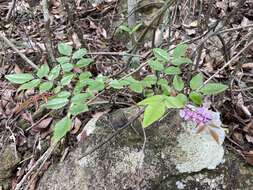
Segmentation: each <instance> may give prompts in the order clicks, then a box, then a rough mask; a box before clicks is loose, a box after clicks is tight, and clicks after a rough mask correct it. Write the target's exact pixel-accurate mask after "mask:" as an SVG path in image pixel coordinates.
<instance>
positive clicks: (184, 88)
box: [138, 44, 227, 127]
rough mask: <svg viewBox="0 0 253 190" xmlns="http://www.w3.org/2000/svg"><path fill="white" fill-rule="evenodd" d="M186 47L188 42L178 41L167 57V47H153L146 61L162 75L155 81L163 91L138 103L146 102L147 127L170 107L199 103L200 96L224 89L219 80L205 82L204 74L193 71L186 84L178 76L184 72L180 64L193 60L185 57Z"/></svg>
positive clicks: (200, 102) (225, 87) (145, 125)
mask: <svg viewBox="0 0 253 190" xmlns="http://www.w3.org/2000/svg"><path fill="white" fill-rule="evenodd" d="M186 50H187V46H186V45H185V44H183V45H178V46H177V47H176V48H175V50H174V52H173V56H172V57H171V58H169V55H168V53H167V51H166V50H163V49H160V48H155V49H153V53H154V57H153V58H152V59H151V60H150V61H149V66H150V67H151V68H152V69H153V70H154V71H155V72H158V74H159V75H161V76H162V78H161V79H159V80H158V81H157V85H158V87H159V88H160V89H161V90H162V92H161V93H160V94H159V95H153V96H151V97H148V98H146V99H144V100H143V101H141V102H139V103H138V105H140V106H145V111H144V119H143V127H148V126H150V125H151V124H152V123H154V122H155V121H157V120H159V119H160V118H161V117H162V116H163V115H164V113H165V112H166V110H167V109H169V108H184V107H185V106H186V105H187V104H188V103H189V102H192V103H194V104H195V105H198V106H200V105H201V104H202V101H203V96H205V95H216V94H218V93H220V92H223V91H225V90H226V89H227V86H226V85H224V84H221V83H208V84H205V85H204V77H203V75H202V74H201V73H198V74H196V75H194V76H193V77H192V78H191V80H190V83H189V84H185V82H184V80H183V78H182V76H181V74H182V73H183V71H182V68H181V67H182V66H183V65H186V64H191V63H192V62H191V60H190V59H189V58H187V57H186ZM165 78H167V80H165ZM168 81H170V84H168ZM186 92H187V93H186Z"/></svg>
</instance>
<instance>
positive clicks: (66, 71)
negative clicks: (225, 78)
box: [5, 24, 227, 143]
mask: <svg viewBox="0 0 253 190" xmlns="http://www.w3.org/2000/svg"><path fill="white" fill-rule="evenodd" d="M140 26H141V24H139V25H136V26H135V27H133V28H129V27H127V26H124V25H122V26H121V27H120V29H121V30H122V31H125V32H128V33H129V34H130V35H132V34H133V33H134V32H136V31H137V30H138V29H139V27H140ZM58 51H59V54H60V56H59V57H58V58H57V59H56V60H57V65H55V66H54V67H53V68H51V69H50V68H49V66H48V65H47V64H43V65H41V67H40V68H39V69H38V71H37V72H36V74H35V75H33V74H30V73H19V74H10V75H6V76H5V78H6V79H7V80H9V81H10V82H12V83H15V84H20V87H19V89H18V90H27V89H33V88H35V89H38V90H39V93H40V94H42V93H46V92H49V91H50V92H53V93H54V95H53V96H52V97H50V98H49V99H48V101H47V102H46V103H45V104H44V105H45V107H46V108H47V109H63V108H67V109H64V110H66V111H67V116H66V117H64V118H63V119H62V120H60V121H58V122H57V123H56V125H55V127H54V128H53V131H54V132H53V142H54V143H57V142H58V141H59V140H60V139H61V138H62V137H64V136H65V135H66V134H67V133H68V131H69V130H70V129H71V126H72V120H73V118H74V117H76V116H77V115H79V114H82V113H84V112H87V111H89V107H88V103H87V102H88V101H89V100H91V99H92V98H93V97H94V95H95V94H97V93H98V92H100V91H102V90H107V89H113V90H121V89H125V90H126V89H127V88H128V90H130V91H132V92H135V93H139V94H142V95H144V96H146V97H147V98H146V99H144V100H142V101H141V102H139V103H138V105H139V106H144V107H145V111H144V118H143V127H148V126H150V125H151V124H153V123H154V122H155V121H158V120H159V119H161V118H162V117H163V115H164V114H165V113H166V111H167V109H171V108H174V109H175V108H176V109H180V108H183V107H185V106H186V105H187V104H188V102H189V101H190V102H191V103H194V104H196V105H201V104H202V101H203V97H204V95H215V94H218V93H220V92H223V91H224V90H226V89H227V86H226V85H223V84H220V83H208V84H204V77H203V75H202V74H201V73H198V74H197V75H195V76H193V77H192V79H191V80H190V82H189V84H187V83H186V82H185V77H184V76H186V75H182V74H184V73H183V71H184V70H183V69H184V68H183V66H185V65H186V64H190V63H191V60H190V59H188V58H187V56H186V51H187V46H186V45H179V46H177V47H176V48H175V49H174V51H173V56H172V57H169V54H168V52H167V51H166V50H165V49H161V48H154V49H153V54H154V56H153V57H152V58H151V59H150V60H149V61H148V66H149V69H151V71H152V72H153V73H154V74H151V75H148V76H145V77H144V78H143V79H142V80H137V79H135V78H133V77H132V76H129V77H127V78H123V79H109V78H107V77H105V76H103V75H98V76H97V77H94V76H92V73H90V72H89V71H88V69H89V67H88V66H89V65H90V64H92V63H93V59H92V58H90V57H88V56H87V50H86V49H84V48H81V49H78V50H74V49H73V48H72V46H70V45H68V44H65V43H60V44H59V45H58ZM74 68H78V69H76V70H78V72H74V71H75V69H74ZM70 84H71V85H70ZM183 92H187V93H186V94H183Z"/></svg>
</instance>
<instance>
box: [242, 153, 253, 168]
mask: <svg viewBox="0 0 253 190" xmlns="http://www.w3.org/2000/svg"><path fill="white" fill-rule="evenodd" d="M242 153H243V155H244V156H245V160H246V162H247V163H249V164H250V165H252V166H253V150H251V151H243V152H242Z"/></svg>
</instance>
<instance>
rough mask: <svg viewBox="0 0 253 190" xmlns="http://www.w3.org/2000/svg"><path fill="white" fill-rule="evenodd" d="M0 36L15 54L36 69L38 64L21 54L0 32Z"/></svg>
mask: <svg viewBox="0 0 253 190" xmlns="http://www.w3.org/2000/svg"><path fill="white" fill-rule="evenodd" d="M0 38H1V39H2V40H3V41H4V42H5V43H6V44H7V45H8V46H9V47H10V48H11V49H13V50H14V51H15V52H16V53H17V54H19V55H20V57H21V58H22V59H23V60H24V61H25V62H26V63H28V64H29V65H30V66H31V67H33V68H34V69H38V66H37V65H35V64H34V63H33V62H32V61H31V60H30V59H29V58H28V57H26V56H25V54H23V53H22V52H21V51H19V50H18V49H17V48H16V46H15V45H14V44H13V43H12V42H11V41H10V40H9V39H8V38H6V37H5V36H4V34H3V33H1V32H0Z"/></svg>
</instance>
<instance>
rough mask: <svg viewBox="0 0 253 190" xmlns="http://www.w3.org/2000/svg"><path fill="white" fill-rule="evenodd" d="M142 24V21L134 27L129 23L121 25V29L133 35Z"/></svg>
mask: <svg viewBox="0 0 253 190" xmlns="http://www.w3.org/2000/svg"><path fill="white" fill-rule="evenodd" d="M141 26H142V23H138V24H136V25H135V26H133V27H130V26H127V25H120V26H119V30H120V31H122V32H126V33H128V34H129V35H133V34H134V33H136V32H137V31H138V30H139V28H140V27H141Z"/></svg>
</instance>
